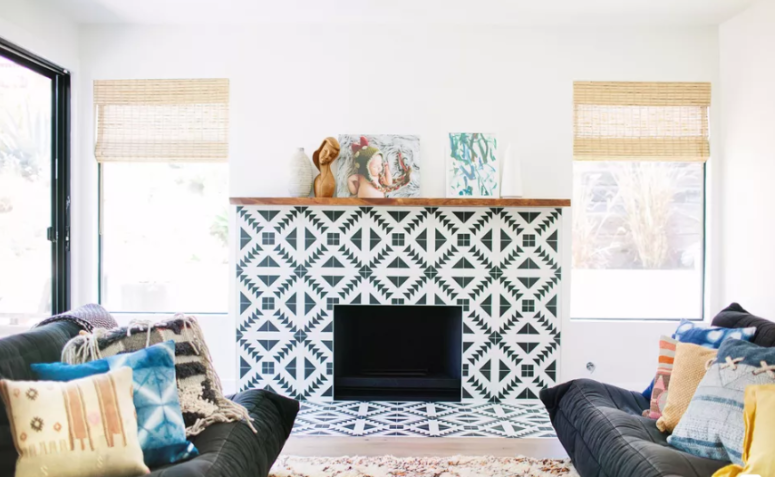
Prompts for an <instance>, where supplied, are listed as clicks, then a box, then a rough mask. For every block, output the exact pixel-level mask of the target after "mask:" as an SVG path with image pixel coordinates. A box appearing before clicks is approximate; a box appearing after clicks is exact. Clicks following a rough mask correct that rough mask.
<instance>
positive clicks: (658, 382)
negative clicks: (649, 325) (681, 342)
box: [644, 336, 678, 419]
mask: <svg viewBox="0 0 775 477" xmlns="http://www.w3.org/2000/svg"><path fill="white" fill-rule="evenodd" d="M677 343H678V342H677V341H676V340H674V339H672V338H669V337H667V336H662V337H660V338H659V361H658V364H657V375H656V377H655V378H654V387H653V388H652V390H651V407H650V408H649V410H648V414H646V413H645V412H644V414H646V415H647V416H648V417H650V418H651V419H659V416H661V415H662V409H664V407H665V403H666V402H667V388H668V386H669V385H670V375H671V373H672V372H673V360H674V358H675V345H676V344H677Z"/></svg>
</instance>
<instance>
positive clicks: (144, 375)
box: [31, 341, 199, 467]
mask: <svg viewBox="0 0 775 477" xmlns="http://www.w3.org/2000/svg"><path fill="white" fill-rule="evenodd" d="M96 365H100V366H96ZM101 366H105V367H106V368H107V367H109V368H110V369H118V368H121V367H124V366H128V367H130V368H132V371H133V375H132V376H133V381H134V404H135V408H136V409H137V430H138V438H139V440H140V447H142V449H143V459H144V460H145V463H146V464H147V465H148V466H150V467H156V466H160V465H165V464H172V463H175V462H178V461H181V460H185V459H188V458H191V457H195V456H197V455H199V451H197V449H196V447H194V444H192V443H190V442H188V441H187V440H186V429H185V425H184V424H183V415H182V413H181V410H180V401H179V400H178V390H177V385H176V381H175V343H174V342H172V341H166V342H164V343H161V344H158V345H155V346H151V347H149V348H146V349H143V350H140V351H137V352H134V353H124V354H118V355H115V356H111V357H109V358H105V359H100V360H97V361H91V362H89V363H85V364H77V365H69V364H62V363H50V364H33V365H31V367H32V371H33V372H34V373H35V374H36V375H37V376H38V377H39V378H40V379H51V380H54V381H67V380H68V379H66V378H64V376H67V375H71V374H73V373H77V372H78V371H79V370H82V369H98V368H100V367H101ZM98 372H99V371H96V373H98ZM56 373H63V374H62V376H57V375H56ZM96 373H95V374H96Z"/></svg>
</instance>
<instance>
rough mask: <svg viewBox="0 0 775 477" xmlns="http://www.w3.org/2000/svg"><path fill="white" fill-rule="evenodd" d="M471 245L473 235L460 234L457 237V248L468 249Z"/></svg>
mask: <svg viewBox="0 0 775 477" xmlns="http://www.w3.org/2000/svg"><path fill="white" fill-rule="evenodd" d="M469 245H471V235H470V234H459V235H458V236H457V246H458V247H468V246H469Z"/></svg>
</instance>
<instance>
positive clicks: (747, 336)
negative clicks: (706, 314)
mask: <svg viewBox="0 0 775 477" xmlns="http://www.w3.org/2000/svg"><path fill="white" fill-rule="evenodd" d="M755 334H756V327H751V328H708V327H706V326H703V325H702V324H701V323H695V322H693V321H689V320H681V323H680V324H679V325H678V328H676V330H675V333H673V339H676V340H678V341H680V342H681V343H692V344H697V345H700V346H704V347H706V348H713V349H718V348H719V347H720V346H721V343H723V342H724V340H727V339H734V340H743V341H751V338H753V336H754V335H755Z"/></svg>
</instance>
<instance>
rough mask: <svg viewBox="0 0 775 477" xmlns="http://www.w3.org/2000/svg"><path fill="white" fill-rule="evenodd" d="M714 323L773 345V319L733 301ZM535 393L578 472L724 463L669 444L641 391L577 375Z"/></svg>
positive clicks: (712, 467)
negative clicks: (745, 331) (751, 332)
mask: <svg viewBox="0 0 775 477" xmlns="http://www.w3.org/2000/svg"><path fill="white" fill-rule="evenodd" d="M713 325H714V326H721V327H724V328H745V327H751V326H755V327H756V335H755V336H754V338H753V342H754V343H755V344H758V345H759V346H767V347H772V346H775V323H773V322H771V321H768V320H765V319H762V318H758V317H755V316H753V315H751V314H750V313H748V312H747V311H745V310H744V309H743V307H741V306H740V305H738V304H737V303H733V304H732V305H730V306H729V307H727V308H726V309H724V310H722V311H721V312H720V313H719V314H718V315H717V316H716V317H715V318H714V319H713ZM655 346H656V343H655ZM540 397H541V401H543V403H544V405H545V406H546V409H547V411H549V416H550V418H551V420H552V424H553V425H554V428H555V430H556V432H557V437H558V438H559V440H560V442H561V443H562V445H563V447H565V450H566V451H567V452H568V455H569V456H570V458H571V459H572V460H573V464H574V466H575V467H576V470H577V471H578V473H579V474H580V475H581V477H667V476H670V477H673V476H679V477H710V476H712V475H713V473H714V472H715V471H716V470H718V469H720V468H721V467H723V466H725V465H727V464H729V462H722V461H717V460H711V459H706V458H702V457H696V456H693V455H690V454H687V453H685V452H681V451H679V450H677V449H674V448H672V447H670V446H669V445H668V444H667V436H668V434H663V433H661V432H659V430H658V429H657V426H656V422H655V421H654V420H653V419H649V418H647V417H643V416H641V412H642V411H643V410H644V409H648V407H649V401H648V400H647V399H646V398H645V397H643V396H642V395H641V393H638V392H633V391H627V390H624V389H621V388H617V387H615V386H610V385H607V384H603V383H599V382H597V381H593V380H590V379H577V380H574V381H569V382H567V383H563V384H560V385H558V386H555V387H553V388H548V389H544V390H543V391H541V394H540Z"/></svg>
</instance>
